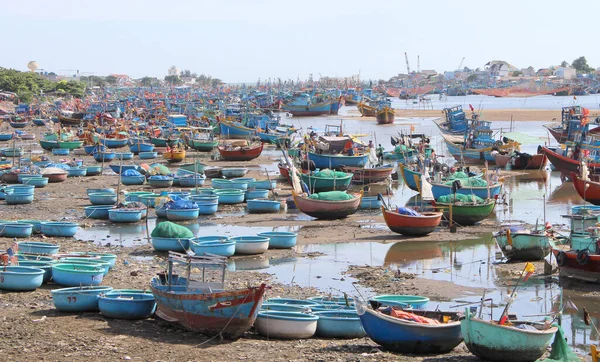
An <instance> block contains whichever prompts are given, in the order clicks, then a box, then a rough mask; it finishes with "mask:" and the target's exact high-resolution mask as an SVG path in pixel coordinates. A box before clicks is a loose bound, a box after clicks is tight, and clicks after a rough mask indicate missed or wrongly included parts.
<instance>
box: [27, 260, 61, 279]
mask: <svg viewBox="0 0 600 362" xmlns="http://www.w3.org/2000/svg"><path fill="white" fill-rule="evenodd" d="M53 264H54V261H42V260H19V266H27V267H30V268H36V269H42V270H43V271H44V280H43V281H42V283H48V282H49V281H50V280H52V265H53Z"/></svg>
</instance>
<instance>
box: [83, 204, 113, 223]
mask: <svg viewBox="0 0 600 362" xmlns="http://www.w3.org/2000/svg"><path fill="white" fill-rule="evenodd" d="M112 208H114V206H113V205H94V206H86V207H84V208H83V210H84V211H85V216H86V217H88V218H90V219H99V220H108V210H110V209H112Z"/></svg>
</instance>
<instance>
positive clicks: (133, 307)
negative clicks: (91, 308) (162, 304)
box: [98, 291, 156, 319]
mask: <svg viewBox="0 0 600 362" xmlns="http://www.w3.org/2000/svg"><path fill="white" fill-rule="evenodd" d="M98 310H100V313H101V314H102V315H103V316H105V317H109V318H117V319H146V318H150V317H151V316H152V315H153V314H154V311H155V310H156V302H155V301H154V296H153V295H151V294H148V293H123V292H115V291H113V292H110V293H106V294H102V295H100V297H99V299H98Z"/></svg>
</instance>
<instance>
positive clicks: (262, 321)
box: [254, 310, 319, 339]
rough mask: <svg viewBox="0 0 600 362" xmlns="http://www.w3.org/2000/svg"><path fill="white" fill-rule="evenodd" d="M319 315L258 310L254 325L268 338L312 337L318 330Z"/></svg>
mask: <svg viewBox="0 0 600 362" xmlns="http://www.w3.org/2000/svg"><path fill="white" fill-rule="evenodd" d="M318 320H319V317H318V316H316V315H312V314H305V313H299V312H285V311H277V310H266V311H260V312H258V316H257V317H256V321H255V322H254V327H255V328H256V331H257V332H258V333H259V334H261V335H263V336H266V337H268V338H279V339H302V338H310V337H312V336H313V335H314V334H315V332H316V331H317V323H318Z"/></svg>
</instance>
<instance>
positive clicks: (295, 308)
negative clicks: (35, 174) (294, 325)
mask: <svg viewBox="0 0 600 362" xmlns="http://www.w3.org/2000/svg"><path fill="white" fill-rule="evenodd" d="M260 309H261V310H279V311H282V312H304V311H305V310H307V308H305V307H304V306H301V305H294V304H282V303H271V302H265V303H263V304H262V306H261V307H260Z"/></svg>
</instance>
